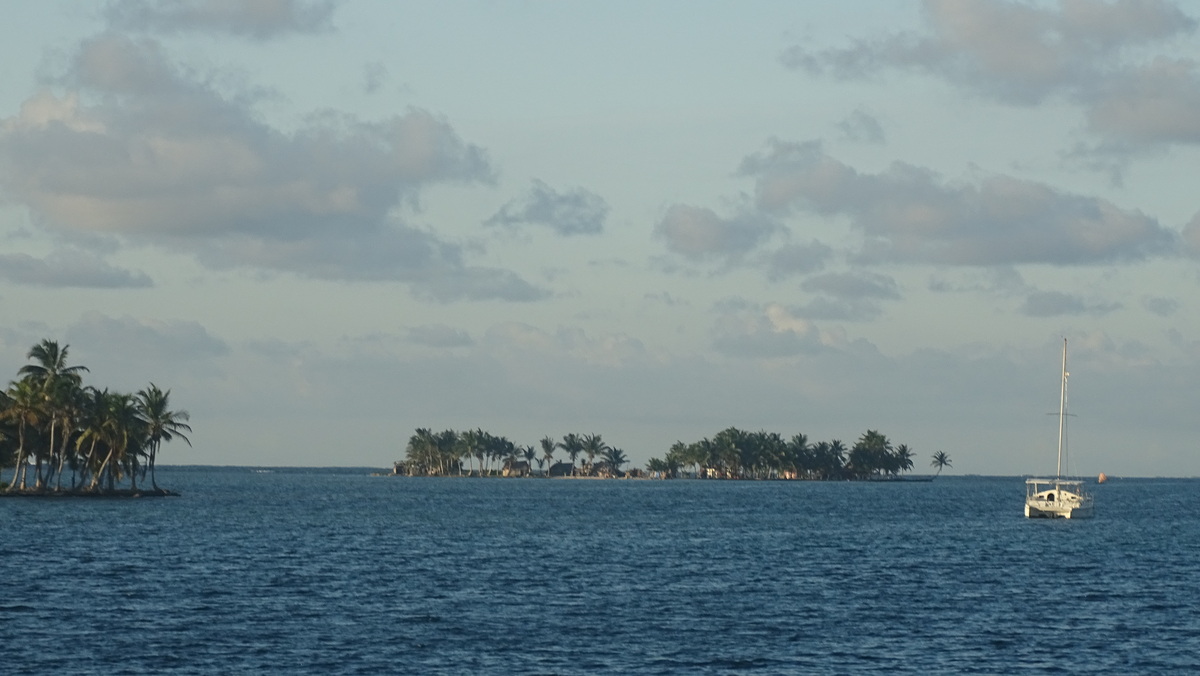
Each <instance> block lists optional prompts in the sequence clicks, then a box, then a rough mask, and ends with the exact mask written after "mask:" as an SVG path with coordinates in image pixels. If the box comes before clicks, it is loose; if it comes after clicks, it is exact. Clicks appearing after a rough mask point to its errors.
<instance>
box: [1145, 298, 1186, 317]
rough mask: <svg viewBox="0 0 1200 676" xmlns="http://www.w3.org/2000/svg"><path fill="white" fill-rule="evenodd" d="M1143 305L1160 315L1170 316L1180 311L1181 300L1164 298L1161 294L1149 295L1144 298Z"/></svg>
mask: <svg viewBox="0 0 1200 676" xmlns="http://www.w3.org/2000/svg"><path fill="white" fill-rule="evenodd" d="M1142 307H1144V308H1146V309H1147V310H1149V311H1150V312H1153V313H1154V314H1156V315H1158V316H1159V317H1170V316H1171V315H1173V314H1175V313H1176V312H1179V307H1180V305H1179V301H1178V300H1175V299H1174V298H1163V297H1161V296H1147V297H1145V298H1143V299H1142Z"/></svg>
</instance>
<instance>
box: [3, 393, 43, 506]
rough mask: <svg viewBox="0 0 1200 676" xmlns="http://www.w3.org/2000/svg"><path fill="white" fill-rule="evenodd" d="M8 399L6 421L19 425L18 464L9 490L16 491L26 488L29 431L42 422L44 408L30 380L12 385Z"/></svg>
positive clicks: (5, 413) (14, 468) (5, 410)
mask: <svg viewBox="0 0 1200 676" xmlns="http://www.w3.org/2000/svg"><path fill="white" fill-rule="evenodd" d="M8 399H9V402H8V406H7V407H6V408H5V409H4V412H3V414H2V415H3V416H4V418H5V419H6V420H15V421H16V423H17V462H16V465H14V467H13V478H12V481H10V482H9V484H8V490H9V491H14V490H17V488H18V487H20V488H22V489H24V488H25V469H26V467H27V466H28V465H29V463H28V461H27V460H26V452H25V440H26V438H27V430H28V429H29V427H30V426H34V425H37V424H38V423H39V422H40V420H41V417H42V414H43V408H42V405H41V404H42V399H41V395H40V393H39V392H38V389H37V387H36V386H35V385H34V382H33V380H31V379H29V378H25V379H23V380H18V381H16V382H14V383H12V384H11V385H10V386H9V390H8Z"/></svg>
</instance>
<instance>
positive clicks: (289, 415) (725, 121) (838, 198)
mask: <svg viewBox="0 0 1200 676" xmlns="http://www.w3.org/2000/svg"><path fill="white" fill-rule="evenodd" d="M0 7H2V8H3V11H4V15H5V16H6V17H7V20H6V25H7V26H8V30H6V31H5V33H6V35H5V39H4V40H2V41H0V317H2V320H0V371H3V372H6V373H8V374H9V375H8V376H7V377H8V378H9V379H12V378H15V377H16V373H17V370H18V369H19V368H20V367H21V366H22V365H23V364H25V363H27V361H26V355H27V353H28V351H29V348H30V347H31V346H33V345H34V344H35V343H37V342H39V341H41V340H42V339H51V340H55V341H58V342H59V343H60V345H63V344H65V345H68V346H69V361H70V362H71V363H74V364H82V365H84V366H87V367H88V368H89V372H88V374H87V376H86V379H85V384H90V385H95V386H98V387H108V388H110V389H114V390H121V391H128V392H134V391H136V390H138V389H141V388H143V387H145V386H146V385H147V384H148V383H150V382H154V383H156V384H158V385H159V386H160V387H163V388H164V389H168V388H169V389H170V390H171V401H172V404H173V405H174V407H175V408H178V409H185V410H187V411H188V412H189V413H190V415H191V424H192V427H193V432H192V434H191V435H190V439H191V442H192V444H191V446H190V447H189V446H187V445H185V444H182V443H178V442H176V443H173V444H170V445H168V446H167V447H165V448H164V449H163V452H162V454H161V456H160V458H161V460H162V462H163V463H170V464H212V465H260V466H288V465H296V466H372V467H388V466H390V464H391V462H392V461H394V460H398V459H401V458H402V457H403V453H404V446H405V443H406V441H407V440H408V438H409V436H410V435H411V434H412V433H413V431H414V430H415V429H416V428H418V427H428V428H432V429H435V430H440V429H447V428H450V429H456V430H466V429H473V428H477V427H479V428H483V429H485V430H487V431H489V432H491V433H493V434H499V435H504V436H507V437H508V438H510V439H512V440H513V441H514V442H516V443H518V444H536V443H537V442H538V440H539V439H541V438H542V437H544V436H547V435H549V436H553V437H556V438H560V437H561V436H562V435H564V434H566V433H569V432H575V433H579V434H587V433H598V434H601V435H602V436H603V438H604V440H605V441H606V442H607V443H609V444H610V445H613V446H616V447H619V448H621V449H623V450H624V451H625V452H626V455H627V456H629V457H630V458H631V460H632V463H633V465H634V466H641V465H644V463H645V462H646V460H648V459H649V458H651V457H663V456H664V455H665V453H666V451H667V450H668V449H669V447H670V446H671V444H673V443H674V442H675V441H684V442H692V441H697V440H700V439H702V438H705V437H710V436H712V435H714V434H716V433H717V432H719V431H720V430H722V429H724V428H727V427H730V426H735V427H740V428H743V429H747V430H767V431H771V432H779V433H781V434H783V435H785V436H788V437H790V436H791V435H793V434H796V433H803V434H805V435H807V436H808V438H809V440H810V441H814V442H815V441H821V440H825V441H828V440H833V439H840V440H842V441H843V442H845V443H847V445H851V444H852V443H853V441H854V440H855V439H857V438H858V437H859V436H861V435H862V434H863V433H864V432H865V431H867V430H877V431H879V432H882V433H883V434H885V435H887V437H888V438H889V439H890V440H891V441H892V442H893V443H896V444H899V443H904V444H907V445H908V446H909V447H910V448H911V449H912V450H913V451H914V453H915V455H916V459H917V462H916V467H915V471H916V472H929V471H931V468H930V467H929V459H930V457H931V456H932V454H933V453H935V452H937V451H944V452H946V453H947V454H949V456H950V458H951V461H952V463H953V466H952V468H950V469H947V470H946V473H950V474H999V475H1024V474H1039V473H1047V472H1051V473H1052V472H1053V471H1054V466H1055V449H1056V444H1057V425H1058V421H1057V415H1056V414H1057V411H1058V403H1059V384H1060V369H1061V357H1062V346H1063V341H1064V339H1065V340H1066V341H1067V344H1068V360H1069V366H1068V368H1069V370H1070V372H1071V376H1070V398H1069V410H1070V412H1071V414H1072V416H1071V417H1070V418H1069V421H1070V422H1069V430H1070V432H1069V449H1070V461H1071V466H1070V469H1071V471H1072V473H1077V474H1082V475H1095V474H1098V473H1099V472H1105V473H1107V474H1109V475H1110V476H1200V450H1198V448H1197V439H1200V415H1197V411H1196V406H1197V402H1198V401H1200V397H1197V394H1198V393H1200V392H1198V389H1200V294H1198V293H1197V290H1198V287H1200V189H1197V178H1196V168H1197V167H1198V166H1200V65H1198V63H1200V40H1198V34H1200V30H1198V27H1200V5H1197V4H1192V3H1183V2H1169V1H1167V0H1114V1H1101V0H1061V1H1060V2H1032V1H1031V2H1016V1H1008V0H927V1H925V2H918V1H912V2H902V1H892V0H887V1H868V0H852V1H849V2H841V3H781V2H775V1H774V0H745V1H743V2H736V3H734V2H707V1H704V0H686V1H684V0H662V1H655V2H619V1H618V2H570V1H565V2H550V1H543V2H536V1H516V0H514V1H511V2H482V1H472V0H463V1H461V2H453V3H440V2H437V3H434V2H391V1H384V0H358V1H355V2H348V1H347V2H338V1H336V0H241V1H235V0H176V1H174V2H159V1H155V0H125V1H123V2H103V1H91V2H87V1H76V0H49V1H47V2H39V3H28V2H22V1H19V0H0Z"/></svg>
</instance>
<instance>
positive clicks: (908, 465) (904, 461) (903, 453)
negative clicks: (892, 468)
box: [895, 444, 913, 472]
mask: <svg viewBox="0 0 1200 676" xmlns="http://www.w3.org/2000/svg"><path fill="white" fill-rule="evenodd" d="M895 456H896V467H897V469H898V471H899V472H907V471H908V470H910V469H912V468H913V461H912V459H913V452H912V449H910V448H909V447H908V444H900V445H899V446H897V447H896V451H895Z"/></svg>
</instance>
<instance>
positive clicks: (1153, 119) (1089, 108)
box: [782, 0, 1200, 143]
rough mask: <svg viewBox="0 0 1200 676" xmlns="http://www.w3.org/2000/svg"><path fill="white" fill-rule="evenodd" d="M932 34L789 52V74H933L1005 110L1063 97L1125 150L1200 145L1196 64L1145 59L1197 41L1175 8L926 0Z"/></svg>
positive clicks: (1144, 2) (1153, 0)
mask: <svg viewBox="0 0 1200 676" xmlns="http://www.w3.org/2000/svg"><path fill="white" fill-rule="evenodd" d="M923 9H924V11H923V18H924V27H923V30H921V31H919V32H915V33H897V34H891V35H884V36H882V37H876V38H871V39H859V40H857V41H856V42H855V43H854V44H853V45H851V46H849V47H843V48H832V49H823V50H812V49H809V48H807V47H805V46H796V47H792V48H791V49H789V50H787V51H786V52H785V53H784V55H783V57H782V60H783V62H784V64H785V65H788V66H790V67H793V68H798V69H803V70H806V71H808V72H810V73H813V74H823V73H832V74H834V75H835V76H838V77H843V78H861V77H866V76H869V75H872V74H875V73H878V72H880V71H884V70H887V69H891V68H898V69H911V70H917V71H921V72H926V73H929V74H931V75H934V76H937V77H940V78H943V79H945V80H946V81H948V82H950V83H952V84H954V85H956V86H959V87H962V88H964V89H968V90H971V91H973V92H976V93H979V94H982V95H984V96H986V97H989V98H992V99H994V100H997V101H1001V102H1005V103H1009V104H1016V105H1033V104H1037V103H1040V102H1042V101H1044V100H1046V99H1047V98H1050V97H1063V98H1065V99H1067V100H1070V101H1073V102H1075V103H1077V104H1079V105H1082V106H1083V108H1084V109H1085V111H1086V115H1087V118H1088V119H1089V121H1090V123H1091V126H1092V128H1093V129H1094V130H1095V131H1097V132H1099V133H1101V134H1105V135H1107V136H1110V137H1112V138H1113V139H1116V140H1125V141H1132V142H1153V143H1196V142H1198V141H1200V131H1198V128H1197V123H1196V122H1195V120H1194V118H1195V115H1194V114H1193V115H1187V114H1186V111H1187V110H1188V106H1189V105H1191V106H1192V108H1191V109H1190V110H1192V111H1194V110H1195V107H1194V103H1195V101H1196V99H1197V97H1200V77H1198V76H1197V72H1196V69H1195V64H1193V63H1191V62H1185V61H1179V60H1168V59H1161V58H1160V59H1159V60H1157V61H1153V60H1152V62H1151V63H1150V64H1148V65H1147V64H1145V63H1138V62H1137V61H1135V60H1134V59H1135V58H1136V56H1135V54H1140V53H1144V52H1145V51H1147V50H1150V49H1153V48H1156V47H1157V48H1160V49H1162V50H1166V51H1167V53H1169V50H1170V49H1171V43H1170V41H1171V40H1173V39H1176V38H1181V37H1183V36H1187V35H1190V34H1192V33H1194V32H1195V30H1196V27H1197V21H1196V20H1195V19H1193V18H1192V17H1190V16H1188V15H1187V14H1185V13H1184V12H1183V11H1182V10H1181V9H1180V8H1179V7H1178V6H1176V5H1175V4H1173V3H1171V2H1167V1H1166V0H1117V1H1116V2H1100V1H1095V0H1068V1H1065V2H1062V3H1058V4H1053V5H1048V6H1047V5H1037V4H1031V3H1025V2H1013V1H1006V0H926V1H925V2H924V4H923Z"/></svg>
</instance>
